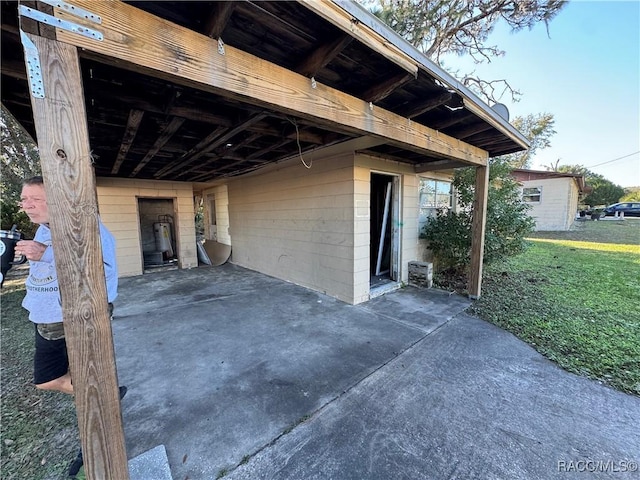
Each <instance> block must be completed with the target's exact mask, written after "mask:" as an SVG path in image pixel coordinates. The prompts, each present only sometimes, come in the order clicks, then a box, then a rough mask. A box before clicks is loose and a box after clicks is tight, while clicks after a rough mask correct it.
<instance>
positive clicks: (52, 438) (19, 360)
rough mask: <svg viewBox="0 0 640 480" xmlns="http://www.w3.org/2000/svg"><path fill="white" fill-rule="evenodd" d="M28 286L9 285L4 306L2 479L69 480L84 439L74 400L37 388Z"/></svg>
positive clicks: (5, 288)
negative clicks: (26, 304)
mask: <svg viewBox="0 0 640 480" xmlns="http://www.w3.org/2000/svg"><path fill="white" fill-rule="evenodd" d="M23 297H24V284H23V282H15V281H13V282H12V281H9V280H8V281H5V285H4V288H3V289H2V296H1V297H0V301H1V302H2V303H1V308H2V337H1V341H2V349H1V359H0V360H1V365H2V368H1V370H0V372H1V382H2V412H1V419H0V434H1V435H0V438H1V439H2V440H1V443H0V448H1V463H0V472H2V474H1V477H2V479H3V480H9V479H15V480H25V479H29V480H42V479H56V480H57V479H60V478H67V469H68V467H69V465H70V464H71V462H72V460H73V459H74V458H75V457H76V455H77V454H78V448H79V447H80V440H79V438H78V429H77V423H76V412H75V407H74V404H73V400H72V398H71V397H70V396H68V395H65V394H63V393H53V392H42V391H39V390H36V389H35V388H34V387H33V384H32V379H33V350H34V328H33V324H32V323H31V322H30V321H29V319H28V316H27V312H26V311H25V310H24V309H23V308H22V307H21V306H20V304H21V302H22V298H23Z"/></svg>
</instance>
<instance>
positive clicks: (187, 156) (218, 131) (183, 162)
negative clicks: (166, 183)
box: [153, 126, 228, 178]
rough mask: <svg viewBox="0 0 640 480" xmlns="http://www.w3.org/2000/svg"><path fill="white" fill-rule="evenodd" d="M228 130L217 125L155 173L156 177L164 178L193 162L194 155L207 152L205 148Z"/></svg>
mask: <svg viewBox="0 0 640 480" xmlns="http://www.w3.org/2000/svg"><path fill="white" fill-rule="evenodd" d="M227 130H228V129H227V128H226V127H222V126H218V127H216V128H215V129H213V131H212V132H211V133H210V134H209V135H207V136H206V137H204V138H203V139H202V140H200V141H199V142H198V143H197V144H196V145H195V146H194V147H193V148H191V149H190V150H189V151H187V152H185V153H184V154H183V155H182V156H181V157H180V158H179V159H177V160H176V161H174V162H171V163H169V164H168V165H165V166H164V167H163V168H161V169H160V170H158V171H157V172H156V173H154V174H153V176H154V178H162V177H164V176H165V175H168V174H169V173H171V172H174V171H176V170H178V169H180V168H183V167H186V166H187V165H188V164H189V163H190V162H191V159H192V158H193V157H195V156H196V155H200V154H202V153H205V149H206V148H207V147H208V146H209V145H211V144H212V143H213V142H215V141H216V140H217V139H218V138H219V137H220V135H222V134H223V133H224V132H226V131H227Z"/></svg>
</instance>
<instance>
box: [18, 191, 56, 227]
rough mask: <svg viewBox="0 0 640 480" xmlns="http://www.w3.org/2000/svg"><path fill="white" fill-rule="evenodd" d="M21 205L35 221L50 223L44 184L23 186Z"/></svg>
mask: <svg viewBox="0 0 640 480" xmlns="http://www.w3.org/2000/svg"><path fill="white" fill-rule="evenodd" d="M20 206H21V207H22V210H23V211H24V212H25V213H26V214H27V215H28V216H29V219H30V220H31V221H32V222H33V223H39V224H42V223H49V208H48V207H47V197H46V196H45V194H44V185H25V186H24V187H22V195H21V196H20Z"/></svg>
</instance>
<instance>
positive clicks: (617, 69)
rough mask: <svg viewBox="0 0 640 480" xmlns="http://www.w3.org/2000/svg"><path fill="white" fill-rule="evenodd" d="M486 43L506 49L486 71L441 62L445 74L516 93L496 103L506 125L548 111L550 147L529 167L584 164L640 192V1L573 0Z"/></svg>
mask: <svg viewBox="0 0 640 480" xmlns="http://www.w3.org/2000/svg"><path fill="white" fill-rule="evenodd" d="M489 44H491V45H494V44H495V45H497V46H498V47H499V48H500V49H502V50H504V51H506V54H505V56H504V57H500V58H497V59H493V60H492V62H491V63H490V64H487V65H474V64H473V63H472V62H471V61H469V59H468V58H457V57H456V58H446V59H445V61H444V66H445V67H446V68H453V70H456V69H459V71H460V73H468V72H472V71H475V73H476V75H478V76H479V77H480V78H483V79H485V80H494V79H503V78H504V79H506V80H507V81H508V82H509V84H510V85H511V86H512V87H513V88H514V89H516V90H519V91H520V92H521V93H522V97H521V100H520V101H519V102H517V103H513V102H512V100H511V96H510V95H508V94H507V95H505V96H503V97H502V98H501V99H500V102H501V103H504V104H505V105H506V106H507V108H508V109H509V112H510V115H511V119H513V118H514V117H515V116H526V115H528V114H537V113H543V112H548V113H552V114H553V115H554V117H555V128H554V129H555V130H556V132H557V133H556V134H555V135H554V136H553V137H552V138H551V146H550V147H548V148H546V149H544V150H541V151H538V153H536V155H535V156H534V158H533V160H532V165H531V168H532V169H535V170H544V169H545V168H544V167H545V166H547V165H550V164H555V162H556V160H558V159H560V165H576V164H578V165H582V166H584V167H586V168H588V169H589V170H591V171H593V172H595V173H598V174H600V175H603V176H604V177H605V178H607V179H608V180H610V181H611V182H613V183H615V184H617V185H620V186H622V187H631V186H640V0H626V1H612V0H606V1H605V0H601V1H593V0H574V1H571V2H569V4H568V5H567V6H565V7H564V9H563V10H562V11H561V12H560V13H559V14H558V15H557V16H556V17H555V18H554V19H553V20H552V21H551V22H550V23H549V32H548V33H547V30H546V28H545V26H544V24H542V25H537V26H536V27H534V28H533V29H532V30H523V31H520V32H517V33H512V32H511V31H510V29H509V27H508V26H504V25H499V26H497V27H496V29H495V31H494V32H493V33H492V34H491V36H490V38H489Z"/></svg>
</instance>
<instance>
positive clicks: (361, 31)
mask: <svg viewBox="0 0 640 480" xmlns="http://www.w3.org/2000/svg"><path fill="white" fill-rule="evenodd" d="M298 2H300V3H302V4H303V5H304V6H305V7H307V8H308V9H309V10H311V11H313V12H315V13H316V14H317V15H319V16H320V17H322V18H324V19H325V20H327V21H328V22H329V23H332V24H333V25H335V26H336V27H338V28H339V29H341V30H342V31H343V32H346V33H348V34H349V35H351V36H353V37H355V38H357V39H358V40H359V41H361V42H362V43H364V44H365V45H367V46H368V47H370V48H371V49H372V50H374V51H375V52H378V53H379V54H380V55H382V56H383V57H385V58H387V59H388V60H390V61H392V62H393V63H395V64H396V65H398V66H399V67H401V68H402V69H403V70H406V71H407V72H409V73H410V74H411V75H413V76H414V77H417V76H418V63H417V62H416V61H415V60H414V59H412V58H411V57H410V56H409V55H407V54H406V53H404V52H403V51H402V50H400V49H399V48H397V47H396V46H395V45H393V44H391V43H389V42H388V41H387V40H386V39H384V38H382V36H380V34H379V33H377V32H375V31H374V30H372V29H371V28H369V27H368V26H366V25H363V24H361V23H359V22H358V21H357V20H356V21H354V20H355V19H354V18H353V16H352V15H351V14H350V13H349V12H347V11H346V10H343V9H342V8H340V7H339V6H338V5H336V4H335V3H334V2H327V1H318V0H298Z"/></svg>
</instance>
